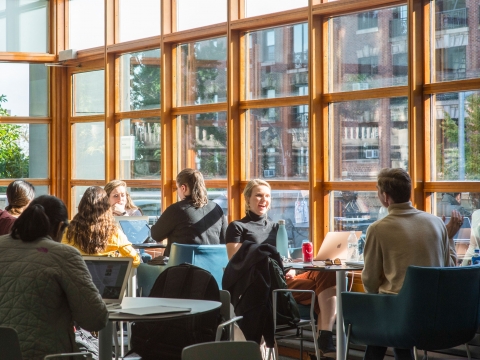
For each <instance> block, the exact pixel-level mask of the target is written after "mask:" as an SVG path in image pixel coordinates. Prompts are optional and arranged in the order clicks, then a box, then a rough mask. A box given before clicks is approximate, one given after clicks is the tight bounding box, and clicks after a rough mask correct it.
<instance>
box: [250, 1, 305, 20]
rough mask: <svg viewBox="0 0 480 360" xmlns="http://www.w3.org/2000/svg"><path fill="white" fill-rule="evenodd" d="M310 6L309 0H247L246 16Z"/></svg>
mask: <svg viewBox="0 0 480 360" xmlns="http://www.w3.org/2000/svg"><path fill="white" fill-rule="evenodd" d="M305 6H308V0H296V1H292V0H262V1H258V0H245V17H251V16H258V15H264V14H271V13H274V12H279V11H285V10H290V9H297V8H301V7H305Z"/></svg>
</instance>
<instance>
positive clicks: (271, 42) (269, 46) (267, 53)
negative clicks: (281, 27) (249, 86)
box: [263, 30, 275, 61]
mask: <svg viewBox="0 0 480 360" xmlns="http://www.w3.org/2000/svg"><path fill="white" fill-rule="evenodd" d="M264 36H265V39H264V41H265V47H264V49H263V61H275V30H268V31H265V32H264Z"/></svg>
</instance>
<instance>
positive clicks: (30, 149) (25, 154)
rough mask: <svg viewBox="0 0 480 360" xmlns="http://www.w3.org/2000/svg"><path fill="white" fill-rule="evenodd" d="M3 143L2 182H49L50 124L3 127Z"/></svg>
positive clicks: (0, 144) (0, 148) (0, 158)
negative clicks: (22, 179)
mask: <svg viewBox="0 0 480 360" xmlns="http://www.w3.org/2000/svg"><path fill="white" fill-rule="evenodd" d="M1 113H2V110H1V105H0V115H1ZM0 139H1V141H0V178H2V179H18V178H48V158H49V156H48V155H49V153H48V125H47V124H0Z"/></svg>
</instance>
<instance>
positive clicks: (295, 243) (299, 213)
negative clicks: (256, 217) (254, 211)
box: [268, 190, 310, 247]
mask: <svg viewBox="0 0 480 360" xmlns="http://www.w3.org/2000/svg"><path fill="white" fill-rule="evenodd" d="M309 206H310V200H309V191H308V190H272V202H271V209H270V210H269V211H268V217H269V218H270V219H271V220H272V221H275V222H278V220H280V219H284V220H285V228H286V229H287V235H288V245H289V247H301V246H302V241H303V240H308V239H309V237H310V223H309V218H308V209H309Z"/></svg>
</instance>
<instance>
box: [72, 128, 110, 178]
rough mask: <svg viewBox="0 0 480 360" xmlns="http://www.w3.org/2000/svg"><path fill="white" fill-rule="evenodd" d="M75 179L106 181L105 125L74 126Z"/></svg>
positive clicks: (73, 165)
mask: <svg viewBox="0 0 480 360" xmlns="http://www.w3.org/2000/svg"><path fill="white" fill-rule="evenodd" d="M72 133H73V144H74V149H73V150H74V156H73V159H74V161H75V162H74V163H73V164H72V168H71V169H72V172H73V176H72V177H73V178H74V179H105V123H103V122H93V123H81V124H74V125H73V132H72Z"/></svg>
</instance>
